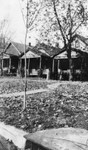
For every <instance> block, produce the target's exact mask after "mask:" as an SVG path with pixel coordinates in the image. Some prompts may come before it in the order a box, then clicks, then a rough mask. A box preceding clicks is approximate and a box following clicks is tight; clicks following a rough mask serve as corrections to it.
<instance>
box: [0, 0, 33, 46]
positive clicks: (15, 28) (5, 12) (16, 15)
mask: <svg viewBox="0 0 88 150" xmlns="http://www.w3.org/2000/svg"><path fill="white" fill-rule="evenodd" d="M3 18H8V20H9V29H8V30H10V31H11V32H13V35H12V39H13V40H14V41H17V42H22V43H23V42H24V35H25V34H24V33H25V25H24V22H23V18H22V13H21V10H20V4H19V0H5V1H4V0H0V20H1V19H3ZM31 42H32V43H33V44H34V43H35V41H34V40H33V38H32V39H31Z"/></svg>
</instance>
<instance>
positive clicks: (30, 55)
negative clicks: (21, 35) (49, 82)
mask: <svg viewBox="0 0 88 150" xmlns="http://www.w3.org/2000/svg"><path fill="white" fill-rule="evenodd" d="M57 53H58V49H57V48H55V47H52V46H48V45H46V44H44V43H41V44H37V45H36V46H35V47H33V48H32V49H30V47H29V49H28V51H27V53H26V59H27V60H26V61H27V75H28V76H41V77H45V78H49V77H50V76H51V74H52V64H53V56H54V55H55V54H57ZM21 59H22V68H23V67H24V59H25V55H23V56H22V57H21Z"/></svg>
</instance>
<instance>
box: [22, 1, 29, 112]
mask: <svg viewBox="0 0 88 150" xmlns="http://www.w3.org/2000/svg"><path fill="white" fill-rule="evenodd" d="M27 34H28V0H27V13H26V28H25V47H24V56H25V67H24V72H25V86H24V101H23V111H24V110H25V109H26V90H27V59H26V49H27V47H26V45H27V44H26V42H27Z"/></svg>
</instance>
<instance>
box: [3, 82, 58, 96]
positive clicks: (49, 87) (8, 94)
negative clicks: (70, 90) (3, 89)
mask: <svg viewBox="0 0 88 150" xmlns="http://www.w3.org/2000/svg"><path fill="white" fill-rule="evenodd" d="M58 85H60V83H53V84H49V85H47V88H46V89H37V90H30V91H27V92H26V94H27V95H28V94H36V93H43V92H49V91H50V90H53V89H55V88H57V86H58ZM23 95H24V91H22V92H15V93H5V94H0V97H13V96H23Z"/></svg>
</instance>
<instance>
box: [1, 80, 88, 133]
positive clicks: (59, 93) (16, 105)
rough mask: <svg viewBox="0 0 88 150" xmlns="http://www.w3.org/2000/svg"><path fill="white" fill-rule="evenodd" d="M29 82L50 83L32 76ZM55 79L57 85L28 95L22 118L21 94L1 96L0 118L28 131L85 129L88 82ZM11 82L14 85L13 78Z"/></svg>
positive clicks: (37, 84)
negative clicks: (32, 78) (43, 91)
mask: <svg viewBox="0 0 88 150" xmlns="http://www.w3.org/2000/svg"><path fill="white" fill-rule="evenodd" d="M55 82H56V81H55ZM32 83H33V84H32V85H33V86H34V87H33V86H32V88H33V89H35V87H38V88H39V87H41V88H42V86H44V88H45V87H47V84H51V82H46V81H44V80H43V81H42V80H41V82H37V80H36V81H33V80H32ZM52 83H53V82H52ZM58 83H60V84H59V85H58V87H57V88H55V89H52V90H49V91H48V92H45V93H38V94H33V95H27V100H26V102H27V107H26V110H25V112H24V116H25V117H24V118H22V105H23V96H17V97H10V98H0V99H1V100H0V103H1V105H2V106H3V110H2V111H1V112H0V120H1V121H4V122H5V123H6V124H11V125H14V126H16V127H18V128H22V129H23V130H26V131H29V132H34V131H36V130H41V129H46V128H58V127H64V126H65V127H66V126H69V127H81V128H85V129H88V83H87V82H84V83H82V82H66V81H65V82H59V81H58ZM10 84H11V85H13V82H12V83H10ZM4 87H5V86H4ZM10 87H11V86H10ZM15 87H16V86H15ZM19 87H20V86H19ZM29 89H30V87H29ZM8 90H9V89H8ZM10 90H11V89H10ZM19 90H21V89H19ZM1 109H2V108H1Z"/></svg>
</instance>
